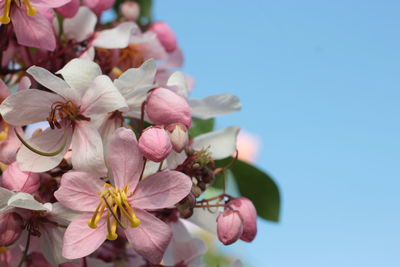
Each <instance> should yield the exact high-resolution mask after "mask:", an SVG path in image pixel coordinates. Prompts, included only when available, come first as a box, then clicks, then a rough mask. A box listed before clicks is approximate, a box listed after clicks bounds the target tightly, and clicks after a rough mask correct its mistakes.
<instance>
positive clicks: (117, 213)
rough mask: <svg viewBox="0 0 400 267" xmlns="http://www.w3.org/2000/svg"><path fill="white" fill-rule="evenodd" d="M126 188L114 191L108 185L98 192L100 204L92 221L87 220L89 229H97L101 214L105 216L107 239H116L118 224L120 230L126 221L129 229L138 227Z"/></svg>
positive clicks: (138, 223) (137, 220)
mask: <svg viewBox="0 0 400 267" xmlns="http://www.w3.org/2000/svg"><path fill="white" fill-rule="evenodd" d="M128 188H129V186H128V185H127V186H125V187H124V189H123V190H120V189H116V188H114V187H113V186H112V185H110V184H104V190H103V192H102V193H100V192H99V195H100V202H99V205H98V206H97V208H96V210H95V212H94V213H93V216H92V219H90V220H89V222H88V225H89V227H90V228H93V229H95V228H97V223H98V222H99V221H100V219H101V218H102V216H103V214H104V213H105V212H106V214H107V230H108V233H107V239H108V240H115V239H117V237H118V235H117V225H118V224H119V225H120V226H121V227H122V228H126V227H125V226H124V222H126V221H128V222H129V225H130V227H132V228H134V227H138V226H139V225H140V220H139V219H138V218H137V217H136V214H135V212H134V211H133V209H132V207H131V205H130V204H129V203H128Z"/></svg>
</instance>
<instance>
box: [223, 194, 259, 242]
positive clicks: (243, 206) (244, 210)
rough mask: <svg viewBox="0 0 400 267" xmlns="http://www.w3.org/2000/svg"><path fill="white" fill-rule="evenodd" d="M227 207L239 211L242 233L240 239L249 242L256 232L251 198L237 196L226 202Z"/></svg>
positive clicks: (254, 212) (255, 213)
mask: <svg viewBox="0 0 400 267" xmlns="http://www.w3.org/2000/svg"><path fill="white" fill-rule="evenodd" d="M228 205H229V207H231V208H232V209H234V210H237V211H239V212H240V216H242V219H243V234H242V236H241V237H240V239H241V240H243V241H246V242H251V241H253V239H254V238H255V237H256V234H257V211H256V208H255V207H254V205H253V202H251V200H249V199H247V198H245V197H239V198H236V199H234V200H232V201H229V203H228Z"/></svg>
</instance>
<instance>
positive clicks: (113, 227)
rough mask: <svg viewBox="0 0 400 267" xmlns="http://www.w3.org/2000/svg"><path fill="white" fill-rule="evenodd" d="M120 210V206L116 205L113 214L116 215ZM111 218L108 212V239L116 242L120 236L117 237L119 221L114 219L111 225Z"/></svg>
mask: <svg viewBox="0 0 400 267" xmlns="http://www.w3.org/2000/svg"><path fill="white" fill-rule="evenodd" d="M117 210H118V206H117V205H115V206H114V208H113V213H114V214H116V213H117ZM111 219H112V218H111V216H110V211H107V230H108V233H107V239H108V240H115V239H117V237H118V235H117V225H118V223H117V220H115V219H113V220H112V223H110V221H111Z"/></svg>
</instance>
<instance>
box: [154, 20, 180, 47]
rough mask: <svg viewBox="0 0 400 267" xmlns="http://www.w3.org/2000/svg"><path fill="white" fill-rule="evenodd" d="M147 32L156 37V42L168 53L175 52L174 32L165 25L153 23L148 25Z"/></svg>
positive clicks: (161, 22) (160, 22) (158, 22)
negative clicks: (158, 41)
mask: <svg viewBox="0 0 400 267" xmlns="http://www.w3.org/2000/svg"><path fill="white" fill-rule="evenodd" d="M149 31H150V32H154V33H155V34H156V35H157V38H158V40H160V43H161V44H162V45H163V47H164V48H165V50H166V51H167V52H168V53H170V52H173V51H175V49H176V48H177V46H178V44H177V41H176V37H175V34H174V32H173V31H172V29H171V28H170V27H169V26H168V24H167V23H165V22H163V21H157V22H154V23H152V24H151V25H150V28H149Z"/></svg>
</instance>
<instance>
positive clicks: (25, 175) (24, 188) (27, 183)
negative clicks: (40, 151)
mask: <svg viewBox="0 0 400 267" xmlns="http://www.w3.org/2000/svg"><path fill="white" fill-rule="evenodd" d="M3 186H4V187H5V188H7V189H9V190H12V191H17V192H25V193H29V194H33V193H34V192H36V190H37V189H38V188H39V186H40V177H39V174H37V173H32V172H23V171H21V169H20V168H19V167H18V164H17V162H14V163H12V164H11V165H10V166H9V167H8V168H7V170H5V171H4V173H3Z"/></svg>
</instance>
